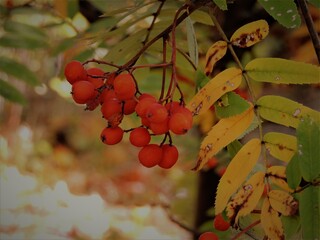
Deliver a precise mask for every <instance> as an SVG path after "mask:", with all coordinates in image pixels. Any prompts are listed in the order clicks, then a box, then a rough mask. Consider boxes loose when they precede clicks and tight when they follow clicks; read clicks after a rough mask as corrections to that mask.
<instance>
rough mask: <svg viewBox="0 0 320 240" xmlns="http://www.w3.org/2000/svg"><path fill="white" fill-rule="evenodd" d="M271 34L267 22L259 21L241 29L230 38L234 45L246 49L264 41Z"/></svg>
mask: <svg viewBox="0 0 320 240" xmlns="http://www.w3.org/2000/svg"><path fill="white" fill-rule="evenodd" d="M268 33H269V25H268V23H267V22H266V21H265V20H258V21H255V22H251V23H248V24H246V25H244V26H242V27H240V28H239V29H238V30H237V31H235V32H234V34H233V35H232V36H231V38H230V42H231V43H232V45H234V46H237V47H241V48H245V47H250V46H252V45H254V44H256V43H258V42H260V41H261V40H263V39H264V38H265V37H266V36H267V35H268Z"/></svg>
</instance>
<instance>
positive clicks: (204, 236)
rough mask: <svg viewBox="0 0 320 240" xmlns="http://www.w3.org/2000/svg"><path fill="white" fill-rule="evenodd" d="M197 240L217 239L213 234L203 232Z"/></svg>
mask: <svg viewBox="0 0 320 240" xmlns="http://www.w3.org/2000/svg"><path fill="white" fill-rule="evenodd" d="M198 240H219V237H218V236H217V235H216V234H215V233H213V232H204V233H202V234H201V235H200V237H199V238H198Z"/></svg>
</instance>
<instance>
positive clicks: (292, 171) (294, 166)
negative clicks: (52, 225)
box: [286, 155, 302, 189]
mask: <svg viewBox="0 0 320 240" xmlns="http://www.w3.org/2000/svg"><path fill="white" fill-rule="evenodd" d="M286 176H287V182H288V185H289V187H290V188H291V189H297V187H298V186H299V184H300V182H301V178H302V176H301V172H300V166H299V158H298V156H297V155H294V156H293V157H292V158H291V160H290V162H289V163H288V165H287V168H286Z"/></svg>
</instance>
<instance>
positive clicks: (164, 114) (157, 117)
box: [146, 103, 168, 123]
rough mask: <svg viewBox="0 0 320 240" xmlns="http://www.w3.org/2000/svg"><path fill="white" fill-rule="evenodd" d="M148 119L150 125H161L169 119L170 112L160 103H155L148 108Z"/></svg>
mask: <svg viewBox="0 0 320 240" xmlns="http://www.w3.org/2000/svg"><path fill="white" fill-rule="evenodd" d="M146 117H147V118H148V120H149V122H150V123H161V122H163V121H165V120H166V119H167V118H168V111H167V109H166V108H165V107H164V106H163V105H161V104H160V103H153V104H151V105H150V106H149V107H148V109H147V111H146Z"/></svg>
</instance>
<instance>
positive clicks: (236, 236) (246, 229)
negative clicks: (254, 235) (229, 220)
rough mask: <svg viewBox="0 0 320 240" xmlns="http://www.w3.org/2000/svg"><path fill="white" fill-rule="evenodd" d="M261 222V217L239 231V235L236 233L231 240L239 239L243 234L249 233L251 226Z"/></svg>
mask: <svg viewBox="0 0 320 240" xmlns="http://www.w3.org/2000/svg"><path fill="white" fill-rule="evenodd" d="M260 222H261V220H260V219H259V220H257V221H255V222H253V223H251V224H250V225H249V226H247V227H246V228H245V229H242V231H241V232H239V233H238V234H237V235H235V236H234V237H233V238H231V240H236V239H239V238H240V237H241V235H242V234H244V233H247V232H248V231H249V230H250V229H251V228H253V227H255V226H256V225H258V224H259V223H260Z"/></svg>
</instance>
